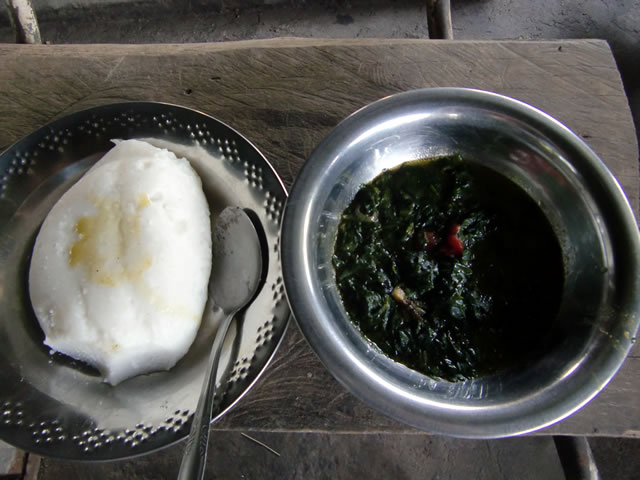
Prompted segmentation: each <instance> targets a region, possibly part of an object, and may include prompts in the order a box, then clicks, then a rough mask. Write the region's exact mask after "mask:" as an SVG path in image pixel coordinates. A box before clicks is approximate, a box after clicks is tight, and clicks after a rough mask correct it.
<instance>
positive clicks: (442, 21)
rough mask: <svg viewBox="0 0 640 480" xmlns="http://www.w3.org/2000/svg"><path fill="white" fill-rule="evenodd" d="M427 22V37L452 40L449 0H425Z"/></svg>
mask: <svg viewBox="0 0 640 480" xmlns="http://www.w3.org/2000/svg"><path fill="white" fill-rule="evenodd" d="M427 22H428V25H429V38H437V39H446V40H453V24H452V22H451V2H450V1H449V0H427Z"/></svg>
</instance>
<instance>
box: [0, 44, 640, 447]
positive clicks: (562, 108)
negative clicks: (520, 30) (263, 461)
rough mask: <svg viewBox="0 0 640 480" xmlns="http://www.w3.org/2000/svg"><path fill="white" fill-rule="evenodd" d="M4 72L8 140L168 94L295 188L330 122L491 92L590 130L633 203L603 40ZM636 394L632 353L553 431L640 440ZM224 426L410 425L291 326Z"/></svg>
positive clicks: (46, 49) (261, 47)
mask: <svg viewBox="0 0 640 480" xmlns="http://www.w3.org/2000/svg"><path fill="white" fill-rule="evenodd" d="M0 67H1V68H0V148H3V147H6V146H8V145H10V144H11V143H12V142H14V141H16V140H18V139H19V138H21V137H22V136H24V135H26V134H28V133H29V132H31V131H32V130H34V129H36V128H37V127H39V126H41V125H42V124H44V123H46V122H48V121H50V120H52V119H54V118H57V117H60V116H63V115H66V114H68V113H71V112H73V111H77V110H80V109H83V108H87V107H90V106H95V105H100V104H104V103H112V102H119V101H129V100H153V101H162V102H169V103H177V104H181V105H185V106H188V107H192V108H196V109H199V110H202V111H204V112H207V113H209V114H211V115H214V116H215V117H217V118H219V119H221V120H222V121H224V122H226V123H228V124H230V125H231V126H233V127H234V128H236V129H238V130H239V131H240V132H242V133H243V134H245V135H246V136H247V137H248V138H249V139H250V140H251V141H252V142H253V143H255V144H256V145H257V146H258V148H259V149H260V150H261V151H262V152H263V153H264V154H265V155H266V156H267V158H268V159H269V160H270V161H271V162H272V163H273V165H274V166H275V167H276V169H277V170H278V172H279V173H280V175H281V177H282V178H283V180H284V181H285V183H286V184H287V185H291V183H292V182H293V179H294V178H295V175H296V173H297V172H298V170H299V168H300V166H301V165H302V163H303V162H304V159H305V158H307V157H308V155H309V154H310V153H311V151H312V149H313V148H314V146H315V145H316V144H317V143H318V142H319V141H320V140H321V139H322V138H323V137H324V136H325V135H326V134H327V133H328V132H329V131H330V130H331V128H333V127H334V126H335V125H336V124H337V123H338V122H339V121H340V120H342V119H343V118H344V117H346V116H347V115H348V114H350V113H351V112H353V111H355V110H356V109H358V108H360V107H362V106H364V105H366V104H367V103H369V102H372V101H374V100H377V99H378V98H381V97H383V96H385V95H389V94H392V93H396V92H401V91H405V90H409V89H413V88H421V87H435V86H459V87H472V88H480V89H486V90H492V91H495V92H498V93H503V94H506V95H509V96H512V97H515V98H517V99H520V100H522V101H525V102H527V103H530V104H532V105H534V106H536V107H538V108H540V109H542V110H544V111H546V112H547V113H549V114H551V115H552V116H554V117H556V118H557V119H559V120H560V121H561V122H563V123H565V124H566V125H567V126H568V127H569V128H571V129H572V130H574V131H575V132H576V133H578V134H579V135H580V136H581V137H583V138H585V139H586V141H587V142H588V143H589V145H590V146H591V147H592V148H593V149H594V150H595V151H596V153H598V154H599V155H600V157H601V158H602V159H603V161H604V162H605V163H606V164H607V165H608V166H609V168H610V169H611V170H612V172H613V173H614V174H615V175H616V177H617V178H618V179H619V181H620V183H621V185H622V186H623V188H624V190H625V192H626V193H627V195H628V197H629V199H630V202H631V204H632V206H633V207H634V210H635V211H636V212H637V204H638V165H637V159H638V150H637V144H636V139H635V132H634V129H633V123H632V119H631V114H630V111H629V107H628V104H627V100H626V97H625V95H624V92H623V89H622V84H621V81H620V77H619V74H618V71H617V69H616V65H615V61H614V59H613V56H612V55H611V52H610V49H609V47H608V45H607V44H606V43H605V42H603V41H597V40H577V41H545V42H514V41H508V42H446V41H442V42H429V41H423V40H383V41H381V40H376V39H368V40H316V39H277V40H268V41H246V42H233V43H223V44H185V45H152V46H150V45H93V46H88V45H73V46H15V45H11V46H8V45H4V46H0ZM636 352H637V349H636ZM639 391H640V358H639V357H638V356H632V357H631V358H629V359H628V360H627V362H626V364H625V366H624V367H623V369H622V371H621V372H620V374H619V375H618V376H617V377H616V378H615V379H614V381H613V382H612V384H611V385H610V386H609V387H608V388H607V389H606V390H605V391H604V392H603V393H602V394H601V395H600V396H598V397H597V398H596V399H595V400H594V401H593V402H592V403H591V404H590V405H588V406H587V407H585V408H584V409H583V410H581V411H580V412H578V413H577V414H575V415H574V416H572V417H570V418H569V419H567V420H566V421H564V422H562V423H560V424H558V425H556V426H554V427H552V428H550V429H547V430H546V431H545V432H546V433H567V434H569V433H571V434H602V435H625V436H636V435H637V434H638V432H640V404H638V402H637V401H636V397H637V394H638V392H639ZM216 428H225V429H239V428H241V429H247V428H249V429H264V430H325V431H360V432H361V431H386V432H410V431H414V430H412V429H410V428H408V427H405V426H403V425H400V424H398V423H397V422H395V421H393V420H390V419H388V418H386V417H384V416H382V415H380V414H378V413H377V412H375V411H373V410H372V409H370V408H368V407H367V406H365V405H364V404H363V403H361V402H360V401H358V400H357V399H355V398H354V397H353V396H351V395H350V394H349V393H348V392H346V390H344V388H343V387H342V386H340V385H339V384H338V383H337V382H336V381H335V380H333V378H332V377H331V375H330V374H329V373H328V372H327V371H326V370H325V369H324V368H323V366H322V365H321V364H320V362H319V361H318V360H317V359H316V357H315V355H314V354H313V353H312V352H311V350H310V349H309V347H308V346H307V345H306V343H305V341H304V340H303V338H302V337H301V335H300V333H299V331H298V330H297V327H296V326H295V325H294V326H292V328H291V329H290V330H289V332H288V334H287V337H286V339H285V342H284V344H283V345H282V347H281V349H280V351H279V352H278V354H277V358H276V360H275V362H274V363H273V365H271V367H270V368H269V369H268V370H267V372H265V375H264V377H263V378H262V379H261V380H260V382H259V384H258V385H257V386H256V387H255V388H254V389H253V390H252V391H251V392H249V394H248V395H247V396H246V397H245V398H244V399H243V400H242V401H241V402H240V404H239V405H238V406H237V407H236V408H235V409H234V410H233V411H232V412H230V414H229V415H227V416H226V417H225V418H223V419H222V421H221V422H219V423H218V424H217V425H216Z"/></svg>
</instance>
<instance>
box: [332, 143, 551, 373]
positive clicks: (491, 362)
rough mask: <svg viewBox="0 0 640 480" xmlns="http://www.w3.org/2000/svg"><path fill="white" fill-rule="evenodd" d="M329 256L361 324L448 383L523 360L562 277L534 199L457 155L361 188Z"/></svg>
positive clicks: (547, 317) (539, 334) (413, 165)
mask: <svg viewBox="0 0 640 480" xmlns="http://www.w3.org/2000/svg"><path fill="white" fill-rule="evenodd" d="M333 264H334V267H335V273H336V280H337V284H338V289H339V291H340V295H341V297H342V301H343V303H344V306H345V308H346V310H347V312H348V314H349V317H350V318H351V320H352V321H353V322H354V323H355V324H356V325H357V326H358V327H359V329H360V330H361V332H362V333H363V334H364V335H365V336H366V337H367V338H368V339H369V340H370V341H371V342H373V343H374V344H375V345H377V346H378V347H379V348H380V349H381V350H382V351H383V352H384V353H385V354H387V355H388V356H389V357H391V358H393V359H394V360H396V361H398V362H401V363H403V364H405V365H407V366H408V367H410V368H413V369H415V370H418V371H420V372H423V373H425V374H428V375H431V376H434V377H439V378H443V379H446V380H450V381H463V380H465V379H469V378H474V377H477V376H481V375H488V374H491V373H494V372H496V371H498V370H500V369H502V368H504V367H506V366H509V365H514V364H517V363H519V362H523V361H525V360H526V359H527V358H528V357H529V356H530V355H531V353H532V352H533V351H534V350H535V349H537V348H540V346H541V345H542V343H543V340H544V338H545V335H546V334H547V333H548V331H549V329H550V326H551V324H552V322H553V319H554V318H555V315H556V313H557V309H558V306H559V303H560V297H561V293H562V284H563V263H562V252H561V249H560V246H559V244H558V241H557V239H556V237H555V235H554V233H553V230H552V228H551V225H550V224H549V222H548V220H547V219H546V217H545V216H544V214H543V213H542V211H541V210H540V208H539V207H538V206H537V205H536V203H535V202H534V201H533V200H532V199H531V198H530V197H529V196H528V195H527V194H526V193H525V192H524V191H523V190H522V189H521V188H520V187H518V186H517V185H516V184H515V183H513V182H512V181H511V180H508V179H507V178H506V177H504V176H502V175H500V174H498V173H496V172H494V171H493V170H491V169H489V168H487V167H483V166H481V165H478V164H476V163H472V162H467V161H464V160H462V159H461V158H459V157H456V156H452V157H441V158H436V159H425V160H420V161H414V162H407V163H404V164H402V165H401V166H399V167H397V168H395V169H393V170H389V171H385V172H383V173H382V174H381V175H379V176H378V177H377V178H375V179H374V180H373V181H372V182H370V183H368V184H366V185H363V187H362V188H361V190H360V191H359V192H358V194H357V195H356V197H355V198H354V200H353V201H352V203H351V204H350V205H349V206H348V208H347V209H346V210H345V212H344V213H343V214H342V217H341V220H340V224H339V226H338V234H337V238H336V244H335V249H334V256H333Z"/></svg>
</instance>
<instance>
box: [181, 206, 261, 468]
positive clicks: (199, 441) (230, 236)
mask: <svg viewBox="0 0 640 480" xmlns="http://www.w3.org/2000/svg"><path fill="white" fill-rule="evenodd" d="M213 255H214V257H213V269H212V272H211V283H210V295H211V297H212V300H213V303H214V305H217V306H218V307H220V308H221V309H222V311H223V312H224V314H225V318H224V320H223V321H222V322H221V323H220V326H219V327H218V331H217V332H216V337H215V340H214V341H213V346H212V347H211V354H210V356H209V365H208V368H207V372H206V374H205V378H204V383H203V385H202V391H201V392H200V399H199V400H198V407H197V408H196V412H195V414H194V416H193V423H192V424H191V431H190V432H189V439H188V441H187V446H186V448H185V451H184V455H183V457H182V463H181V464H180V472H179V473H178V480H187V479H189V480H194V479H201V478H202V477H203V475H204V468H205V461H206V459H207V445H208V443H209V424H210V422H211V411H212V408H213V396H214V393H215V390H216V374H217V371H218V361H219V360H220V352H221V350H222V344H223V342H224V339H225V337H226V336H227V330H228V329H229V325H230V324H231V320H232V319H233V316H234V315H235V314H236V313H237V312H238V311H239V310H240V309H242V308H243V307H244V306H246V305H247V304H248V303H249V301H250V300H251V299H253V297H254V296H255V294H256V292H257V290H258V286H259V284H260V277H261V274H262V251H261V248H260V240H259V238H258V234H257V232H256V229H255V227H254V226H253V223H252V222H251V220H250V219H249V217H248V216H247V214H246V213H245V212H244V211H243V210H242V209H241V208H239V207H227V208H225V209H224V210H223V211H222V213H220V215H219V217H218V219H217V220H216V223H215V226H214V229H213Z"/></svg>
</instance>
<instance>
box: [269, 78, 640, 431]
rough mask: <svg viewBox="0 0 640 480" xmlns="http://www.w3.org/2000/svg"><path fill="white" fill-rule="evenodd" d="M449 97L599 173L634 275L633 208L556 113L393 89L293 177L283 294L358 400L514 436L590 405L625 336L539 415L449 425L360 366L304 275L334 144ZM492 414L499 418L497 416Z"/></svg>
mask: <svg viewBox="0 0 640 480" xmlns="http://www.w3.org/2000/svg"><path fill="white" fill-rule="evenodd" d="M452 101H454V102H457V103H459V102H463V103H470V104H473V105H475V106H477V105H483V106H494V107H497V108H498V109H499V110H500V112H501V113H505V112H506V113H508V114H511V115H514V116H516V117H517V118H518V119H519V120H520V121H522V120H525V121H526V122H527V123H528V124H530V125H532V127H533V128H535V129H537V130H539V131H540V132H541V133H542V134H543V135H545V136H549V135H550V136H552V137H554V138H556V139H559V140H561V141H562V142H563V144H564V145H566V146H567V147H568V148H570V149H571V150H572V151H574V152H576V153H577V155H578V156H577V157H576V158H579V159H580V161H582V162H584V165H583V166H584V168H586V169H590V173H591V174H592V175H594V176H595V177H594V178H597V180H598V182H600V184H601V186H602V188H603V189H604V191H605V192H606V195H607V200H608V201H609V202H610V205H609V208H608V210H609V212H610V213H612V216H613V218H612V220H611V222H608V223H612V222H613V223H616V225H617V227H618V228H619V233H621V234H623V235H624V236H625V241H626V242H627V246H628V247H629V248H630V251H629V255H628V257H629V262H628V265H626V271H627V276H628V277H631V276H633V277H634V278H638V277H640V262H639V260H640V236H639V235H638V227H637V223H636V219H635V215H634V212H633V210H632V208H631V206H630V204H629V202H628V200H627V198H626V196H625V194H624V191H623V190H622V187H621V186H620V184H619V183H618V181H617V180H616V179H615V177H614V176H613V174H612V173H611V171H610V170H609V169H608V167H607V166H606V165H605V164H604V162H602V160H601V159H600V158H599V157H598V156H597V155H596V153H595V152H594V151H593V150H592V149H591V148H590V147H589V146H588V145H587V144H586V143H585V142H584V141H583V140H582V139H580V138H579V137H578V136H577V135H576V134H575V133H574V132H572V131H571V130H570V129H569V128H568V127H566V126H565V125H563V124H562V123H561V122H559V121H558V120H556V119H555V118H553V117H551V116H550V115H548V114H546V113H544V112H543V111H541V110H539V109H537V108H535V107H533V106H531V105H529V104H527V103H524V102H522V101H520V100H516V99H514V98H511V97H507V96H504V95H501V94H498V93H494V92H489V91H484V90H477V89H468V88H455V87H439V88H424V89H418V90H411V91H407V92H402V93H397V94H394V95H391V96H387V97H384V98H382V99H380V100H377V101H375V102H373V103H371V104H369V105H366V106H364V107H362V108H361V109H359V110H357V111H355V112H354V113H352V114H351V115H349V116H348V117H347V118H346V119H344V120H343V121H342V122H340V123H339V124H338V126H336V127H335V128H334V129H333V130H332V131H331V132H330V133H329V134H328V135H327V136H326V137H325V138H324V139H323V140H322V141H321V142H320V144H318V146H317V147H316V148H315V149H314V151H313V152H312V153H311V155H310V157H309V158H308V160H307V161H306V162H305V164H304V166H303V167H302V169H301V171H300V172H299V174H298V176H297V177H296V180H295V182H294V184H293V187H292V188H291V190H290V196H289V199H288V201H287V205H286V207H285V211H284V218H283V222H282V227H281V244H280V250H281V259H282V269H283V278H284V284H285V291H286V295H287V298H288V300H289V305H290V306H291V311H292V314H293V316H294V318H295V319H296V323H297V324H298V325H299V327H300V329H301V331H302V333H303V335H304V337H305V338H306V340H307V342H308V343H309V345H310V346H311V348H312V350H313V351H314V352H315V354H316V355H317V356H318V358H319V359H320V360H321V362H322V363H323V364H324V365H325V367H326V368H327V369H328V370H329V371H330V372H331V373H332V375H333V376H334V377H335V378H336V379H337V380H338V381H339V382H340V383H341V384H342V385H343V386H345V387H346V388H347V389H348V390H349V391H350V392H352V393H353V394H354V395H356V396H357V397H358V398H360V400H362V401H364V402H365V403H367V404H369V405H370V406H372V407H374V408H375V409H377V410H379V411H380V412H382V413H384V414H386V415H387V416H390V417H392V418H394V419H396V420H399V421H401V422H403V423H405V424H409V425H412V426H414V427H417V428H419V429H422V430H427V431H430V432H433V433H439V434H445V435H452V436H457V437H464V438H499V437H507V436H513V435H519V434H523V433H528V432H531V431H534V430H538V429H540V428H544V427H547V426H549V425H552V424H554V423H556V422H558V421H560V420H562V419H564V418H566V417H568V416H569V415H571V414H572V413H574V412H575V411H577V410H578V409H580V408H581V407H583V406H584V405H585V404H586V403H588V402H589V401H590V400H591V399H592V398H593V397H595V396H596V395H597V394H598V393H599V392H600V391H601V390H602V389H603V388H604V387H605V386H606V385H607V384H608V382H609V381H610V380H611V378H613V376H614V375H615V374H616V373H617V371H618V370H619V369H620V367H621V366H622V363H623V362H624V359H625V358H626V356H627V354H628V352H629V350H630V349H631V347H632V341H631V339H629V341H628V342H625V343H624V344H623V345H621V346H622V347H623V348H619V349H618V351H617V352H616V354H615V355H611V356H610V358H608V359H607V362H606V365H604V367H603V373H602V375H601V376H599V377H598V381H597V382H594V383H595V385H594V384H588V385H579V388H578V389H577V391H575V392H572V393H571V394H569V395H563V396H561V398H559V399H552V400H550V401H549V402H547V405H542V406H541V408H539V411H538V412H535V411H534V412H533V413H532V412H529V413H527V414H525V415H523V416H520V417H518V416H516V417H514V416H513V415H512V413H513V412H511V413H509V412H506V413H507V414H508V417H507V416H506V415H505V416H504V418H500V416H499V415H498V417H496V416H495V413H496V412H495V409H494V411H493V412H492V413H491V414H490V415H486V416H483V415H476V413H477V412H475V411H474V409H473V408H472V409H468V410H467V409H465V408H461V409H457V410H456V416H455V418H454V420H453V422H452V421H451V418H452V417H451V416H448V417H446V418H444V419H443V418H436V417H437V416H439V415H441V414H442V413H443V411H442V408H440V409H439V410H438V409H435V408H431V407H430V405H429V402H428V401H427V402H419V401H416V398H415V397H414V395H413V393H416V392H410V391H408V389H404V390H402V391H398V390H399V389H398V388H397V387H396V386H395V385H390V384H388V383H386V384H385V380H384V379H383V378H381V377H382V376H376V375H375V372H374V370H375V367H374V366H372V365H371V362H368V363H369V365H367V366H365V365H364V363H365V359H364V358H356V356H355V355H353V352H349V351H347V349H344V348H341V345H342V343H344V342H346V337H344V336H342V335H341V334H339V333H338V332H337V330H336V329H335V328H332V326H331V322H325V321H323V319H322V318H320V314H321V311H320V310H319V309H318V306H317V305H315V303H316V299H315V294H314V292H313V291H312V288H311V287H312V285H311V284H310V283H309V282H307V281H306V279H307V278H308V276H309V275H310V271H309V267H308V259H309V258H310V257H309V255H310V248H309V247H308V245H307V244H306V243H305V242H306V240H307V237H308V235H307V231H308V223H309V220H310V219H309V214H310V212H311V204H312V203H313V201H311V202H310V201H309V200H308V196H309V191H310V190H311V189H312V185H314V184H315V183H316V182H317V180H318V179H319V178H321V177H322V174H323V170H324V169H326V168H327V167H328V165H329V164H331V163H332V161H334V160H335V158H336V157H337V151H336V150H335V149H334V148H333V145H336V144H340V143H341V142H343V141H344V140H345V139H347V138H349V132H350V130H351V129H352V128H354V127H355V126H357V125H358V124H360V123H361V122H363V121H364V122H365V123H369V122H371V119H372V117H374V116H375V115H376V114H377V113H380V112H383V111H388V110H391V109H394V108H399V107H400V106H401V105H406V104H407V103H408V102H413V103H415V104H421V103H422V104H425V103H437V104H438V105H443V104H446V103H447V102H452ZM637 283H638V282H635V284H632V286H631V287H630V291H628V292H625V293H626V294H627V295H626V297H625V298H626V299H627V300H628V302H627V303H630V304H632V307H633V308H631V310H632V311H633V312H635V313H634V318H632V319H631V321H630V325H631V327H632V328H631V329H632V330H633V331H634V332H636V331H637V330H638V326H639V324H640V317H639V316H638V315H637V312H640V286H639V285H637ZM341 342H342V343H341ZM380 387H382V388H380ZM440 407H441V406H440ZM482 408H484V407H482ZM487 408H489V409H490V408H491V407H487ZM498 418H499V420H500V421H496V420H497V419H498Z"/></svg>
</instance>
